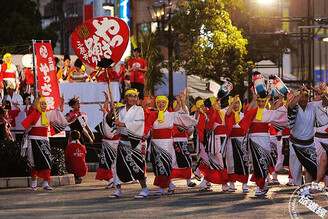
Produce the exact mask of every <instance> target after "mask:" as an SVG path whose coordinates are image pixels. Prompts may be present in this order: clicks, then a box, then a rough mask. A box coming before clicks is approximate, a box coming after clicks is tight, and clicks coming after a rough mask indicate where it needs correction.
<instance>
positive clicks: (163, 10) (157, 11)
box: [148, 0, 173, 101]
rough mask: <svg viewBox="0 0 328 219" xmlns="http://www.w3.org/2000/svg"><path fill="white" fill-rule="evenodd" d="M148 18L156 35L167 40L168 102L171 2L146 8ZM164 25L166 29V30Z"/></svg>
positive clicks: (170, 54) (171, 92)
mask: <svg viewBox="0 0 328 219" xmlns="http://www.w3.org/2000/svg"><path fill="white" fill-rule="evenodd" d="M148 10H149V13H150V16H151V18H152V20H153V21H154V22H157V33H158V34H160V33H162V34H163V35H165V36H166V38H167V40H168V46H167V49H168V61H169V66H168V71H169V100H170V101H172V100H173V68H172V60H171V58H172V54H173V39H172V27H171V24H170V19H171V16H172V4H171V1H170V0H168V1H160V2H156V3H155V4H153V5H152V6H150V7H148ZM166 25H168V29H167V30H166V28H165V27H166Z"/></svg>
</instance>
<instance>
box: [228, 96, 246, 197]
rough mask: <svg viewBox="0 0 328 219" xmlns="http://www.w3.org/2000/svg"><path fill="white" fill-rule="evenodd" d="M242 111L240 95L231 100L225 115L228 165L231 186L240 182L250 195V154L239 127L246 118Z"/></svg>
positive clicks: (243, 133) (231, 189) (232, 190)
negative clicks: (248, 185)
mask: <svg viewBox="0 0 328 219" xmlns="http://www.w3.org/2000/svg"><path fill="white" fill-rule="evenodd" d="M241 109H242V105H241V101H240V99H239V97H238V95H237V96H235V97H234V98H230V99H229V108H228V109H227V111H226V115H225V123H226V127H227V136H228V141H227V145H226V148H227V152H226V163H227V171H228V177H229V182H230V185H231V184H232V183H235V182H236V181H239V182H241V183H242V184H243V185H242V189H243V193H248V192H249V190H248V188H247V182H248V176H249V171H248V167H249V152H248V146H247V139H246V138H245V132H244V131H243V129H242V128H241V127H240V126H239V122H240V120H241V119H242V118H243V117H244V114H243V113H242V112H240V111H241ZM229 191H231V192H234V191H235V189H233V188H229Z"/></svg>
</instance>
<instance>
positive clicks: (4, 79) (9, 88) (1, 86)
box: [0, 53, 133, 139]
mask: <svg viewBox="0 0 328 219" xmlns="http://www.w3.org/2000/svg"><path fill="white" fill-rule="evenodd" d="M12 60H13V59H12V55H11V54H9V53H6V54H5V55H4V56H3V59H0V132H1V133H0V135H1V136H2V135H3V136H2V137H4V136H5V138H6V139H12V136H9V135H8V133H10V132H8V130H9V129H10V127H15V126H16V124H15V118H16V117H17V116H18V114H19V113H20V111H21V109H22V110H23V108H20V107H19V106H22V105H25V108H24V111H25V112H27V110H28V109H29V106H30V105H31V104H32V103H33V101H34V99H35V95H34V73H33V69H32V68H31V67H24V68H23V69H20V68H17V67H16V65H15V63H13V62H12ZM128 61H129V59H126V61H125V62H120V63H119V64H118V65H117V66H116V67H115V69H116V70H117V71H115V70H114V69H113V68H112V67H110V68H106V69H105V68H98V67H97V68H95V69H90V68H87V69H86V67H85V65H84V64H83V63H82V61H81V60H80V59H76V60H75V61H74V64H73V65H72V62H71V58H70V56H69V55H65V56H64V58H63V59H59V58H58V57H55V63H56V71H57V79H58V83H81V82H89V83H90V82H94V83H97V82H107V83H108V82H109V81H112V82H119V84H120V88H121V89H120V91H121V94H122V93H124V92H125V90H126V89H129V88H130V72H132V70H128V68H129V67H128ZM16 64H17V65H18V66H19V63H16ZM61 66H62V67H61ZM132 74H133V73H132ZM6 130H7V131H6ZM6 133H7V134H6Z"/></svg>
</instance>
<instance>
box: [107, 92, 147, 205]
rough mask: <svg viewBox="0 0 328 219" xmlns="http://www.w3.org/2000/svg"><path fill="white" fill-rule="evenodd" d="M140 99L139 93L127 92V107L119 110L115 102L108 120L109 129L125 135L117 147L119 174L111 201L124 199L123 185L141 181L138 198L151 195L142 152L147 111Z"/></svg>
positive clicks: (116, 176) (112, 104) (116, 177)
mask: <svg viewBox="0 0 328 219" xmlns="http://www.w3.org/2000/svg"><path fill="white" fill-rule="evenodd" d="M137 99H138V92H137V91H136V90H132V89H131V90H127V91H126V92H125V102H126V104H125V105H124V106H123V107H120V108H118V109H116V110H115V104H114V103H113V102H112V103H111V105H110V106H111V112H110V113H109V114H107V116H106V117H107V119H109V121H110V122H109V123H108V124H110V126H109V127H111V128H112V129H117V134H118V133H119V134H120V135H121V139H120V141H119V143H118V146H117V156H116V173H117V174H114V183H115V185H116V192H115V193H114V194H113V195H110V196H109V198H120V197H121V196H122V190H121V183H122V182H130V181H133V180H139V183H140V185H141V187H142V190H141V192H140V193H139V195H136V196H135V198H137V199H142V198H146V197H147V196H148V195H149V190H148V188H147V184H146V177H145V172H144V167H145V160H144V158H143V154H142V148H141V139H142V135H143V133H144V127H145V115H144V111H143V109H142V108H140V107H138V106H137V105H136V104H137ZM115 112H116V113H117V114H116V115H117V116H116V115H115ZM113 114H114V116H113ZM113 117H114V120H113Z"/></svg>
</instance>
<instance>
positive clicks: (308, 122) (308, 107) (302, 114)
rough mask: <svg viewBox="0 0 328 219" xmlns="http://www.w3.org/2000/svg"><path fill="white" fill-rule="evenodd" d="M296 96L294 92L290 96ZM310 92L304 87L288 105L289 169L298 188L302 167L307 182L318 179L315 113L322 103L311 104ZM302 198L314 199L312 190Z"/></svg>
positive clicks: (304, 193) (300, 183)
mask: <svg viewBox="0 0 328 219" xmlns="http://www.w3.org/2000/svg"><path fill="white" fill-rule="evenodd" d="M289 95H291V96H294V94H293V92H291V94H289ZM309 98H310V92H309V90H307V88H306V87H305V86H304V85H303V86H301V87H300V90H299V91H298V92H297V96H296V97H295V98H294V99H293V100H292V101H291V102H290V103H289V104H288V120H289V121H288V122H289V127H290V131H291V135H290V137H289V140H290V154H289V156H290V157H289V167H290V172H291V174H292V176H293V179H294V183H295V185H297V186H301V185H302V184H303V177H302V166H304V168H305V169H306V171H307V172H306V175H305V182H306V183H311V181H312V179H316V178H317V163H316V158H317V156H316V151H315V143H314V139H313V137H314V134H315V132H314V122H315V112H316V108H317V107H318V106H319V105H322V102H310V103H309ZM300 195H302V196H305V197H307V198H309V199H311V198H313V197H312V196H311V194H310V190H309V189H307V188H305V189H304V190H303V191H301V194H300Z"/></svg>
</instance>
